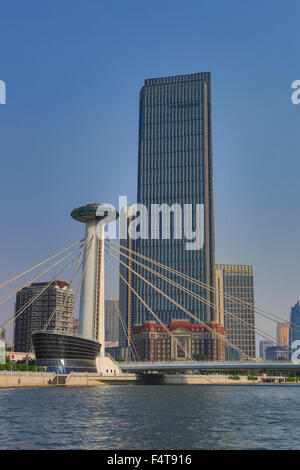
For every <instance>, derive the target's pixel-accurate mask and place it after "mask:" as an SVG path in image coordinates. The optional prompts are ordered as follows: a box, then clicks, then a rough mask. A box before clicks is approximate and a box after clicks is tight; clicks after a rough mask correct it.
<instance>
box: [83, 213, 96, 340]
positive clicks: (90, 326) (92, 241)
mask: <svg viewBox="0 0 300 470" xmlns="http://www.w3.org/2000/svg"><path fill="white" fill-rule="evenodd" d="M96 226H97V222H96V220H92V221H89V222H87V223H86V229H85V237H86V241H87V242H86V248H85V253H84V258H83V268H82V269H85V274H84V278H83V281H82V286H81V293H80V310H79V334H80V335H82V336H84V337H85V338H89V339H95V333H94V311H95V285H96V264H97V236H96Z"/></svg>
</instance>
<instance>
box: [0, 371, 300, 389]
mask: <svg viewBox="0 0 300 470" xmlns="http://www.w3.org/2000/svg"><path fill="white" fill-rule="evenodd" d="M272 384H274V385H287V384H289V385H297V383H293V382H290V381H288V379H287V378H286V377H281V376H273V377H270V376H269V377H257V380H248V377H247V376H240V378H239V380H233V379H232V378H230V377H229V376H226V375H199V374H197V375H191V374H166V375H160V374H146V375H143V376H139V375H136V374H122V375H116V376H103V375H97V374H88V373H86V374H84V373H82V374H78V373H71V374H68V375H65V374H55V373H49V372H48V373H46V372H10V371H8V372H2V373H1V374H0V389H1V388H20V387H53V386H72V387H76V386H78V387H87V386H92V387H95V386H105V385H231V386H232V385H233V386H236V385H272ZM299 385H300V384H299Z"/></svg>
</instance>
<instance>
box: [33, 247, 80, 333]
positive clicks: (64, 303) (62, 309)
mask: <svg viewBox="0 0 300 470" xmlns="http://www.w3.org/2000/svg"><path fill="white" fill-rule="evenodd" d="M86 244H87V239H86V240H85V241H84V244H83V247H82V249H81V252H80V254H79V257H78V260H77V263H76V265H75V269H74V273H73V276H72V279H71V281H70V283H69V285H68V288H67V289H66V292H65V293H64V300H63V305H62V307H61V312H62V314H63V312H64V309H65V306H66V303H67V300H68V299H69V297H70V296H69V292H70V290H71V288H72V284H73V282H74V280H75V278H76V276H77V274H78V271H79V268H80V263H81V259H82V256H83V253H84V250H85V248H86ZM57 309H58V305H56V306H55V308H54V310H53V312H52V314H51V315H50V316H49V318H48V320H47V321H46V323H45V325H44V327H43V328H42V331H43V332H44V331H46V330H47V328H48V326H49V325H50V323H51V321H52V319H53V317H54V315H55V313H56V312H57Z"/></svg>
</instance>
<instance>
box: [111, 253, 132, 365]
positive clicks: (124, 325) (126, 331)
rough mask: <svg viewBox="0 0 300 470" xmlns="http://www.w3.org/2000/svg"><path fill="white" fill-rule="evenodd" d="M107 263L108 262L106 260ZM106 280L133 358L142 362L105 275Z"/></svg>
mask: <svg viewBox="0 0 300 470" xmlns="http://www.w3.org/2000/svg"><path fill="white" fill-rule="evenodd" d="M106 261H108V260H106ZM105 280H106V282H107V285H108V287H109V290H110V293H111V295H112V297H113V302H114V306H115V309H116V312H117V314H118V317H119V320H120V323H121V326H122V328H123V331H124V333H125V336H126V339H127V342H128V344H130V349H132V351H131V352H132V355H133V357H134V359H135V360H137V359H138V360H139V361H140V357H139V355H138V353H137V350H136V348H135V345H134V343H133V342H131V341H129V336H128V329H127V327H126V324H125V321H124V318H123V315H122V314H121V312H120V308H119V306H118V302H117V300H116V298H115V295H114V292H113V289H112V287H111V284H110V282H109V280H108V277H107V275H106V274H105Z"/></svg>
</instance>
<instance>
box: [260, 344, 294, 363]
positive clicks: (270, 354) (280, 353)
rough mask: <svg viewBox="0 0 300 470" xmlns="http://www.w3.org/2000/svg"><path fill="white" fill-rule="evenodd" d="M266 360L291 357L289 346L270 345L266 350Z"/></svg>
mask: <svg viewBox="0 0 300 470" xmlns="http://www.w3.org/2000/svg"><path fill="white" fill-rule="evenodd" d="M265 354H266V361H278V360H280V359H289V348H288V347H285V348H284V347H281V346H269V347H267V348H266V350H265Z"/></svg>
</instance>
